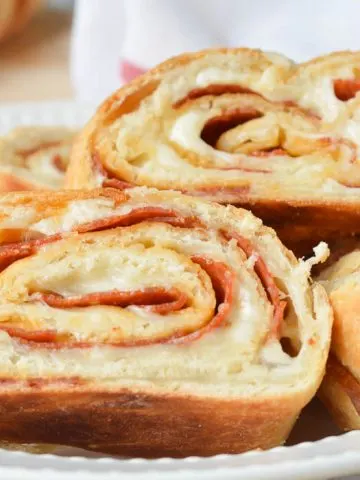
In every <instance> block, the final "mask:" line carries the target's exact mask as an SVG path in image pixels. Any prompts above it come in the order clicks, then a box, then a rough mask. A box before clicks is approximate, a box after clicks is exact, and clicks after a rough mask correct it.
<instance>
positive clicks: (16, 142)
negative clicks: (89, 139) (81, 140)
mask: <svg viewBox="0 0 360 480" xmlns="http://www.w3.org/2000/svg"><path fill="white" fill-rule="evenodd" d="M74 135H75V132H74V131H73V130H70V129H68V128H65V127H17V128H15V129H14V130H12V131H11V132H10V133H9V134H8V135H6V136H5V137H2V138H1V139H0V191H1V192H11V191H16V190H35V189H36V190H39V189H49V190H54V189H58V188H61V187H62V186H63V183H64V175H65V170H66V168H67V166H68V162H69V156H70V149H71V146H72V142H73V139H74Z"/></svg>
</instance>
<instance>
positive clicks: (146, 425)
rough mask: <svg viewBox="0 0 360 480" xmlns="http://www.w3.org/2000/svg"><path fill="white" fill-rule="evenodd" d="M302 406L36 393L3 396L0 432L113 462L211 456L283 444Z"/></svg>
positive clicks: (279, 401)
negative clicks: (114, 458)
mask: <svg viewBox="0 0 360 480" xmlns="http://www.w3.org/2000/svg"><path fill="white" fill-rule="evenodd" d="M302 404H303V399H302V398H300V397H294V396H291V398H286V397H283V396H280V397H278V398H276V397H274V398H272V399H270V398H268V399H266V401H263V400H262V401H256V400H255V399H249V400H233V401H227V400H217V399H213V398H197V397H196V396H188V397H186V396H181V395H178V394H177V395H171V394H169V395H154V394H150V393H149V394H147V393H144V392H139V393H136V392H132V391H126V390H125V391H121V390H120V391H119V390H118V391H115V392H110V391H101V389H99V388H96V387H95V388H86V387H84V388H83V389H81V388H78V389H67V388H66V387H63V386H62V387H61V389H59V388H56V387H55V388H49V389H48V390H46V391H42V389H41V387H40V388H35V389H33V390H32V391H31V390H29V391H24V392H21V393H20V392H13V393H9V394H8V395H6V394H5V393H1V394H0V406H1V412H3V413H0V431H1V438H2V439H3V440H6V441H9V442H21V443H26V442H29V443H53V444H54V443H55V444H60V445H72V446H76V447H82V448H89V449H93V450H98V451H101V452H105V453H111V454H115V455H131V456H143V457H159V456H174V457H185V456H189V455H200V456H210V455H216V454H219V453H224V452H226V453H241V452H244V451H247V450H250V449H256V448H262V449H266V448H271V447H274V446H277V445H279V444H282V443H284V441H285V439H286V438H287V436H288V434H289V432H290V430H291V428H292V426H293V424H294V422H295V421H296V418H297V416H298V411H299V408H301V407H302ZM59 405H61V409H59ZM174 433H175V435H174Z"/></svg>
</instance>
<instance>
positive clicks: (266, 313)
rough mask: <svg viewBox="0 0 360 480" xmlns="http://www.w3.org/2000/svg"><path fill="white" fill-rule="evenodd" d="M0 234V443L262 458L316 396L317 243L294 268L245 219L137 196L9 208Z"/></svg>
mask: <svg viewBox="0 0 360 480" xmlns="http://www.w3.org/2000/svg"><path fill="white" fill-rule="evenodd" d="M0 229H1V234H2V236H1V242H2V246H1V248H0V262H1V265H2V272H1V274H0V341H1V347H0V354H1V363H0V365H1V367H0V369H1V374H0V406H1V412H3V413H0V432H1V433H0V436H1V437H2V439H3V440H4V441H8V442H16V441H18V442H22V443H24V442H30V443H58V444H70V445H78V446H82V447H87V448H93V449H97V450H103V451H109V452H113V453H126V454H137V455H145V456H159V455H174V456H185V455H193V454H198V455H212V454H216V453H221V452H223V453H225V452H228V453H230V452H241V451H244V450H249V449H252V448H269V447H272V446H274V445H277V444H281V443H283V442H284V441H285V439H286V437H287V435H288V433H289V431H290V429H291V427H292V425H293V424H294V422H295V420H296V418H297V416H298V415H299V413H300V411H301V409H302V408H303V407H304V406H305V405H306V403H307V402H308V401H309V400H310V399H311V397H312V396H313V395H314V394H315V392H316V390H317V388H318V386H319V383H320V382H321V379H322V376H323V372H324V367H325V362H326V358H327V353H328V347H329V337H330V330H331V321H332V313H331V309H330V306H329V304H328V300H327V297H326V294H325V291H324V289H323V288H322V287H321V286H319V285H316V284H313V285H310V283H309V273H310V268H311V266H312V265H313V264H314V263H316V262H317V261H322V260H324V259H325V258H326V256H327V249H326V246H325V245H322V246H319V247H318V250H317V251H316V257H315V259H314V258H313V259H311V260H308V261H307V262H303V261H300V262H298V261H297V260H296V259H295V257H294V255H293V254H292V253H291V252H290V251H288V250H287V249H286V248H285V247H284V246H283V245H282V244H281V242H280V241H279V240H278V238H277V237H276V234H275V232H274V231H273V230H272V229H269V228H267V227H264V226H262V222H261V221H260V220H259V219H257V218H256V217H254V216H253V215H252V214H251V213H250V212H248V211H246V210H242V209H236V208H234V207H232V206H229V207H224V206H220V205H216V204H211V203H207V202H205V201H202V200H199V199H197V198H192V197H186V196H184V195H181V194H179V193H175V192H170V191H169V192H160V191H157V190H155V189H146V188H144V187H142V188H132V189H128V190H126V191H119V190H115V189H103V190H94V191H90V190H89V191H80V192H79V191H74V192H55V193H52V194H51V195H49V194H43V193H36V192H34V193H32V194H30V193H29V194H25V193H14V194H8V195H7V196H5V197H3V199H2V200H1V201H0ZM54 398H56V401H55V402H54ZM29 405H31V408H30V407H29ZM209 439H211V441H209Z"/></svg>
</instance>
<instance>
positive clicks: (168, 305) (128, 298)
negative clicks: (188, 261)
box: [35, 287, 188, 315]
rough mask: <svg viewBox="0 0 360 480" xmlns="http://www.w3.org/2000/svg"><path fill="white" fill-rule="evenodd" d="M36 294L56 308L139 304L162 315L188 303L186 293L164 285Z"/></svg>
mask: <svg viewBox="0 0 360 480" xmlns="http://www.w3.org/2000/svg"><path fill="white" fill-rule="evenodd" d="M35 296H36V299H38V300H40V301H43V302H45V303H46V304H47V305H49V306H50V307H55V308H72V307H89V306H91V305H114V306H117V307H128V306H129V305H138V306H140V307H144V306H150V309H151V310H152V311H153V312H156V313H159V314H160V315H166V314H167V313H170V312H175V311H177V310H181V309H182V308H184V307H185V306H186V304H187V303H188V298H187V296H186V295H185V293H183V292H180V290H178V289H177V288H169V289H165V288H163V287H153V288H144V289H142V290H133V291H121V290H111V291H108V292H96V293H88V294H86V295H76V296H75V295H74V296H72V297H63V296H62V295H59V294H57V293H36V294H35Z"/></svg>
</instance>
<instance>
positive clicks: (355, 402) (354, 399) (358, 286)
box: [318, 238, 360, 430]
mask: <svg viewBox="0 0 360 480" xmlns="http://www.w3.org/2000/svg"><path fill="white" fill-rule="evenodd" d="M359 246H360V243H359V239H356V238H352V239H347V240H346V241H339V242H338V244H337V245H336V246H335V248H334V253H333V255H332V257H333V258H332V257H330V259H329V262H328V265H327V268H326V269H325V270H323V271H322V272H321V273H320V275H319V277H318V278H319V280H320V281H321V283H322V284H323V285H324V287H325V288H326V290H327V292H328V294H329V298H330V301H331V303H332V307H333V310H334V325H333V331H332V345H331V350H332V353H331V355H330V358H329V360H328V364H327V368H326V375H325V378H324V381H323V383H322V386H321V389H320V397H321V399H322V400H323V402H324V404H325V405H326V406H327V408H328V409H329V411H330V413H331V414H332V416H333V417H334V420H335V421H336V423H337V424H338V425H339V426H340V427H341V428H342V429H344V430H353V429H359V428H360V381H359V380H360V355H359V345H360V328H359V325H360V295H359V294H360V278H359V272H360V250H359Z"/></svg>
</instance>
